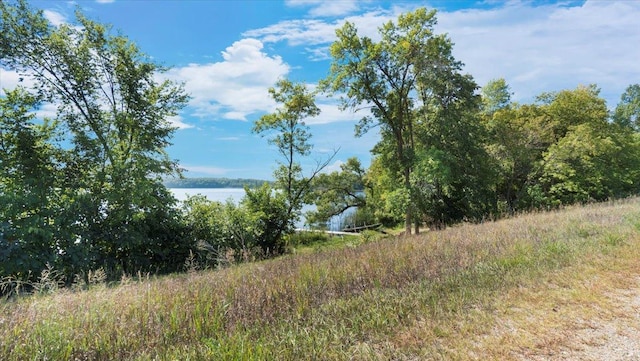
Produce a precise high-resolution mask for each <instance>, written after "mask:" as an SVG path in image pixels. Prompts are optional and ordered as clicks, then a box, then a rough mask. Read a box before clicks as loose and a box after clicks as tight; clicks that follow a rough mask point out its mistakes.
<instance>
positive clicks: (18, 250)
mask: <svg viewBox="0 0 640 361" xmlns="http://www.w3.org/2000/svg"><path fill="white" fill-rule="evenodd" d="M36 106H37V100H36V99H35V98H34V97H33V96H31V95H30V94H28V93H27V92H26V91H25V90H24V89H22V88H17V89H15V90H12V91H7V93H6V95H5V96H4V97H0V154H1V156H0V276H1V275H14V276H16V277H20V278H22V277H25V276H27V275H28V273H29V271H36V272H38V271H39V270H41V269H44V268H45V267H46V265H47V264H50V265H54V264H55V262H56V261H57V245H56V243H57V241H58V240H59V238H58V237H56V229H55V224H56V217H57V214H58V209H57V206H58V203H57V202H56V201H55V200H56V199H57V196H58V195H59V194H56V193H57V183H56V173H57V171H58V170H57V169H56V167H57V166H56V158H57V157H56V153H57V150H56V149H55V148H54V147H53V146H52V145H51V140H52V138H53V136H54V133H53V131H54V127H53V126H52V125H51V124H48V123H46V122H45V123H40V124H38V123H36V122H35V115H34V113H33V112H32V110H33V109H34V107H36Z"/></svg>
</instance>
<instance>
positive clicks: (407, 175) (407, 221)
mask: <svg viewBox="0 0 640 361" xmlns="http://www.w3.org/2000/svg"><path fill="white" fill-rule="evenodd" d="M410 172H411V170H410V169H409V167H408V166H406V165H405V167H404V186H405V188H406V189H407V191H408V190H410V189H411V178H410V175H411V173H410ZM409 202H412V199H410V200H409ZM411 208H412V206H411V205H407V210H406V213H405V216H404V231H405V234H406V235H407V236H409V235H411V221H412V220H413V219H412V218H413V217H412V213H411Z"/></svg>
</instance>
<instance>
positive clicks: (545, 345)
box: [0, 199, 640, 360]
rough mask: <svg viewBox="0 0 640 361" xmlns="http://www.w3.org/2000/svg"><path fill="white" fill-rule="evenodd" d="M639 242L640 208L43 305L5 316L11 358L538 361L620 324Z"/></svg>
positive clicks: (612, 208)
mask: <svg viewBox="0 0 640 361" xmlns="http://www.w3.org/2000/svg"><path fill="white" fill-rule="evenodd" d="M639 234H640V201H638V200H637V199H634V200H629V201H625V202H618V203H615V204H600V205H591V206H588V207H584V208H581V207H575V208H570V209H567V210H563V211H554V212H550V213H540V214H533V215H523V216H520V217H515V218H512V219H506V220H502V221H499V222H495V223H486V224H480V225H462V226H458V227H453V228H449V229H447V230H444V231H438V232H431V233H426V234H424V235H421V236H419V237H405V238H399V239H387V240H382V241H376V242H370V243H366V244H363V245H359V246H347V247H343V248H339V249H330V250H322V251H317V252H311V253H305V254H299V255H291V256H287V257H283V258H279V259H276V260H270V261H265V262H260V263H255V264H247V265H240V266H234V267H231V268H228V269H224V270H220V271H215V272H212V271H208V272H200V273H189V274H184V275H176V276H172V277H165V278H161V279H141V280H136V281H130V282H128V283H126V284H123V285H120V286H117V287H106V286H98V287H93V288H92V289H90V290H89V291H85V292H67V291H61V292H58V293H56V294H53V295H49V296H34V297H29V298H24V299H19V300H17V301H11V302H4V303H2V304H0V311H1V313H0V359H3V360H4V359H7V360H22V359H56V360H57V359H61V360H64V359H98V360H112V359H141V360H143V359H167V360H170V359H212V358H216V359H230V360H250V359H256V360H260V359H282V360H299V359H344V360H346V359H354V360H357V359H361V360H374V359H407V360H409V359H416V360H418V359H420V360H422V359H434V360H437V359H443V360H444V359H446V360H449V359H459V360H475V359H483V358H484V359H519V358H522V357H524V358H527V357H529V356H532V357H533V356H535V355H538V354H540V352H543V351H544V350H553V349H558V348H562V347H564V345H565V344H566V343H567V342H569V339H568V338H566V337H564V336H563V335H567V336H570V335H571V331H566V330H568V327H569V329H570V328H571V327H573V328H574V329H576V328H579V327H586V326H585V325H588V324H587V323H585V321H583V320H589V319H592V318H593V317H599V318H601V319H603V320H606V317H618V316H620V314H616V313H615V312H620V311H612V305H613V304H614V303H612V302H613V301H611V302H610V301H608V299H607V298H606V297H601V296H600V295H602V294H608V293H609V292H612V290H616V289H620V288H624V287H627V286H630V284H628V283H625V281H624V280H621V278H622V279H624V277H620V275H632V274H640V270H638V269H637V267H632V266H631V264H633V262H634V261H635V263H638V262H637V260H638V256H639V255H640V254H639V253H638V251H636V249H640V247H638V243H639V242H638V240H639V239H640V238H639ZM635 272H637V273H635ZM607 312H609V313H607ZM607 315H608V316H607ZM581 320H582V321H581ZM540 350H543V351H540Z"/></svg>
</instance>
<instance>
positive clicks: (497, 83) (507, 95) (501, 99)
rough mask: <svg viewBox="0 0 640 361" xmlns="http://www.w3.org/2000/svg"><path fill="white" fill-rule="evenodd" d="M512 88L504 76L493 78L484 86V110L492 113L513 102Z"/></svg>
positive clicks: (486, 112) (489, 113)
mask: <svg viewBox="0 0 640 361" xmlns="http://www.w3.org/2000/svg"><path fill="white" fill-rule="evenodd" d="M511 95H512V93H511V90H510V89H509V85H508V84H507V82H506V80H504V78H498V79H492V80H490V81H489V82H488V83H487V84H486V85H485V86H483V87H482V112H483V113H484V114H487V115H492V114H494V113H495V112H496V111H498V110H500V109H505V108H507V107H509V105H510V104H511Z"/></svg>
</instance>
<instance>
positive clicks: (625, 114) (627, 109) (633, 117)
mask: <svg viewBox="0 0 640 361" xmlns="http://www.w3.org/2000/svg"><path fill="white" fill-rule="evenodd" d="M613 121H614V123H617V124H620V125H622V126H624V127H628V128H631V129H633V130H635V131H640V84H632V85H629V86H628V87H627V89H625V91H624V93H622V96H621V97H620V102H619V103H618V105H617V106H616V109H615V112H614V113H613Z"/></svg>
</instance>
